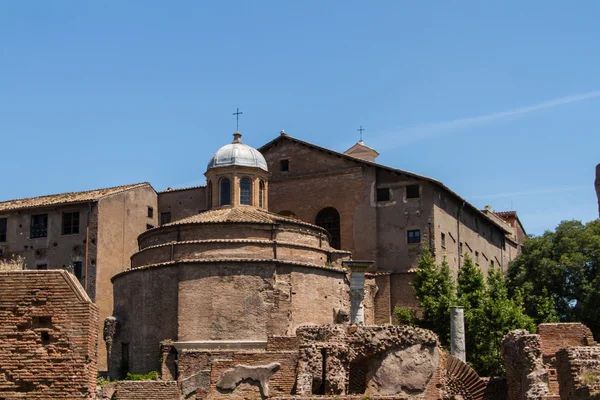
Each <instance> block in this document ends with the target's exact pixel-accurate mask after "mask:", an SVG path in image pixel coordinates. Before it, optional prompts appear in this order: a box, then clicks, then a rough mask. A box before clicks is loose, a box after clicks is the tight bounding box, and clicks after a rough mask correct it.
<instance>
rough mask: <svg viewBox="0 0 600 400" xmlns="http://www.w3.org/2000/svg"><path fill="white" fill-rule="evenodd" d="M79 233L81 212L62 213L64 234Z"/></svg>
mask: <svg viewBox="0 0 600 400" xmlns="http://www.w3.org/2000/svg"><path fill="white" fill-rule="evenodd" d="M75 233H79V212H78V211H75V212H65V213H63V215H62V234H63V235H73V234H75Z"/></svg>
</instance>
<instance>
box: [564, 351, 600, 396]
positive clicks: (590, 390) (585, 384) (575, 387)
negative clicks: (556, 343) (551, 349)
mask: <svg viewBox="0 0 600 400" xmlns="http://www.w3.org/2000/svg"><path fill="white" fill-rule="evenodd" d="M556 362H557V364H558V365H557V370H558V381H559V386H560V398H561V399H562V400H576V399H599V398H600V346H593V347H571V348H567V349H562V350H560V351H559V352H558V353H557V354H556Z"/></svg>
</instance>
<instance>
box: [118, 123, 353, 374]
mask: <svg viewBox="0 0 600 400" xmlns="http://www.w3.org/2000/svg"><path fill="white" fill-rule="evenodd" d="M234 138H235V139H234V142H233V143H232V145H234V146H233V147H234V148H233V149H232V148H231V147H229V148H228V147H227V146H231V145H227V146H225V147H224V148H222V149H220V150H219V151H218V152H217V153H216V154H215V156H213V158H212V159H211V162H210V163H209V164H208V170H207V171H206V174H205V175H206V177H207V186H208V188H209V189H210V188H211V187H212V190H207V196H208V197H209V199H208V200H209V202H208V204H209V210H208V211H206V212H204V213H201V214H198V215H195V216H192V217H189V218H186V219H182V220H178V221H173V222H171V223H169V224H166V225H163V226H160V227H158V228H154V229H150V230H148V231H146V232H144V233H142V234H141V235H140V236H139V238H138V242H139V251H138V252H137V253H135V254H134V255H133V256H132V257H131V269H129V270H127V271H125V272H122V273H119V274H117V275H115V276H114V277H113V278H112V281H113V287H114V317H115V318H116V322H117V323H116V326H117V329H116V333H115V334H114V338H113V339H112V342H111V343H112V346H111V350H110V357H109V358H110V371H111V372H110V374H111V376H112V377H114V378H116V377H119V375H121V373H122V371H121V369H123V368H125V367H126V368H127V370H128V371H131V372H133V373H146V372H149V371H152V370H154V369H156V366H157V360H158V359H159V358H160V354H159V345H160V343H161V342H163V341H165V340H171V341H173V342H175V343H174V346H175V347H176V348H177V349H178V350H179V351H182V350H185V349H210V348H221V349H223V348H252V349H260V348H264V346H266V341H267V337H268V336H280V335H283V336H286V335H294V334H295V331H296V328H298V327H299V326H301V325H325V324H332V323H334V322H335V318H336V313H337V312H338V311H339V310H349V309H350V296H349V290H350V287H349V280H348V276H347V271H346V269H345V268H343V267H342V261H345V260H348V259H349V258H350V253H349V252H346V251H341V250H336V249H334V248H332V247H331V246H330V245H329V237H328V233H327V231H325V230H324V229H323V228H321V227H318V226H315V225H312V224H308V223H305V222H302V221H299V220H296V219H292V218H289V217H285V216H282V215H278V214H273V213H270V212H268V211H267V210H266V208H267V196H268V182H267V181H268V171H267V166H266V162H264V158H263V157H262V155H261V154H260V153H259V152H258V151H256V150H254V149H252V148H251V147H249V146H246V145H243V144H242V143H241V139H240V138H241V134H239V132H236V133H235V134H234ZM237 145H239V146H244V147H239V146H237ZM223 149H226V150H223ZM248 149H250V150H248ZM222 150H223V151H222Z"/></svg>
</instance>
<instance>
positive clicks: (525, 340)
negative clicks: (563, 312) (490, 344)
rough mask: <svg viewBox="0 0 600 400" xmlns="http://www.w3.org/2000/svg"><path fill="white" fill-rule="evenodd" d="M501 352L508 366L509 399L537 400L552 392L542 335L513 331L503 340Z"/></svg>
mask: <svg viewBox="0 0 600 400" xmlns="http://www.w3.org/2000/svg"><path fill="white" fill-rule="evenodd" d="M500 353H501V354H502V357H503V358H504V364H505V365H506V375H507V380H508V398H509V400H521V399H524V400H538V399H542V398H544V397H545V396H547V395H548V394H549V393H550V390H549V387H548V371H547V370H546V368H545V366H544V364H543V361H542V345H541V341H540V336H539V335H531V334H529V332H527V331H525V330H516V331H512V332H510V333H509V334H508V335H506V336H505V337H504V339H503V340H502V344H501V346H500Z"/></svg>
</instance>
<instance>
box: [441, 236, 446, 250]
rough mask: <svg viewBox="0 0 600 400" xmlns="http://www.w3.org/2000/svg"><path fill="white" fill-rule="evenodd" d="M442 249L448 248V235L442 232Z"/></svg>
mask: <svg viewBox="0 0 600 400" xmlns="http://www.w3.org/2000/svg"><path fill="white" fill-rule="evenodd" d="M442 248H444V249H445V248H446V234H445V233H444V232H442Z"/></svg>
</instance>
